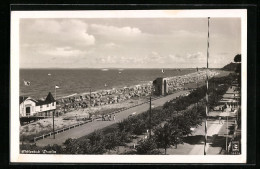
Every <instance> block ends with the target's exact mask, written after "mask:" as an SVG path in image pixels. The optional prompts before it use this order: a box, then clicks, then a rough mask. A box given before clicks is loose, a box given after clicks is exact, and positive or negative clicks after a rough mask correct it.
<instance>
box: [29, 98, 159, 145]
mask: <svg viewBox="0 0 260 169" xmlns="http://www.w3.org/2000/svg"><path fill="white" fill-rule="evenodd" d="M162 97H164V96H158V97H154V98H152V100H157V99H159V98H162ZM149 102H150V101H146V102H143V103H140V104H135V105H133V106H130V107H125V108H122V109H120V110H118V111H115V112H113V113H111V114H116V113H119V112H121V111H124V110H128V109H130V108H133V107H136V106H139V105H142V104H146V103H149ZM111 114H110V115H111ZM99 118H100V117H96V118H95V119H99ZM95 119H93V120H95ZM93 120H87V121H85V122H81V123H77V124H74V125H71V126H68V127H65V128H62V129H58V130H56V131H54V132H50V133H47V134H43V135H41V136H38V137H34V139H33V141H34V142H36V141H38V140H41V139H44V138H47V137H50V136H52V135H54V134H59V133H62V132H64V131H67V130H70V129H72V128H76V127H79V126H82V125H84V124H86V123H89V122H92V121H93Z"/></svg>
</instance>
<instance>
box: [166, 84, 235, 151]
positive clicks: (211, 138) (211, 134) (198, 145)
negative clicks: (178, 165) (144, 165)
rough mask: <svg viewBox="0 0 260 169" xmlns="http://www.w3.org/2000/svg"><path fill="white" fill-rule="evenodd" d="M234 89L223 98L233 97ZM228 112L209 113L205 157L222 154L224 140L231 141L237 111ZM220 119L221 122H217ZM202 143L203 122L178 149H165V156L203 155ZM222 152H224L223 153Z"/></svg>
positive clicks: (203, 135)
mask: <svg viewBox="0 0 260 169" xmlns="http://www.w3.org/2000/svg"><path fill="white" fill-rule="evenodd" d="M233 93H236V91H234V88H229V89H228V90H227V92H226V94H224V95H223V97H224V98H230V97H231V96H233ZM237 109H238V107H236V109H235V111H229V110H230V109H228V108H227V109H226V110H225V111H224V112H222V111H211V112H209V116H208V120H207V124H208V130H207V146H206V155H217V154H223V152H224V151H225V148H226V138H228V140H230V139H231V137H232V133H233V132H234V126H235V124H236V122H235V120H236V117H237V111H236V110H237ZM219 117H221V120H219ZM204 141H205V122H203V123H202V125H201V126H198V127H197V128H195V129H194V130H193V133H192V135H190V136H187V137H186V138H185V139H184V143H183V144H179V145H178V148H177V149H175V148H174V147H171V148H169V149H167V154H170V155H187V154H189V155H204ZM223 150H224V151H223Z"/></svg>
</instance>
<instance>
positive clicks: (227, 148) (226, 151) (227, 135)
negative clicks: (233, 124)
mask: <svg viewBox="0 0 260 169" xmlns="http://www.w3.org/2000/svg"><path fill="white" fill-rule="evenodd" d="M226 152H228V114H227V137H226Z"/></svg>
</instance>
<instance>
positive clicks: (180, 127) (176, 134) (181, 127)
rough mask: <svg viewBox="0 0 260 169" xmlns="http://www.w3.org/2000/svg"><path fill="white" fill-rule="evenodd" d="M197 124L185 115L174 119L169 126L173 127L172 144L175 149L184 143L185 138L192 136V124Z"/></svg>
mask: <svg viewBox="0 0 260 169" xmlns="http://www.w3.org/2000/svg"><path fill="white" fill-rule="evenodd" d="M192 123H195V122H194V121H193V119H192V117H191V116H187V114H186V116H184V115H178V116H175V117H173V118H172V119H171V120H170V121H169V124H170V125H171V126H170V128H171V130H172V131H171V132H172V137H171V138H172V139H173V140H172V142H173V143H174V145H175V148H177V145H178V144H182V143H183V137H184V136H186V135H188V134H191V132H192V131H191V129H190V128H191V126H192V125H191V124H192Z"/></svg>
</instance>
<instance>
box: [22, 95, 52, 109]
mask: <svg viewBox="0 0 260 169" xmlns="http://www.w3.org/2000/svg"><path fill="white" fill-rule="evenodd" d="M28 98H29V97H23V96H20V97H19V101H20V104H21V103H22V102H23V101H25V100H26V99H28ZM31 100H32V101H34V102H35V103H36V106H39V105H44V104H50V103H53V102H55V99H54V98H53V96H52V94H51V92H49V94H48V96H47V97H46V99H45V100H34V99H32V98H31Z"/></svg>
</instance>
